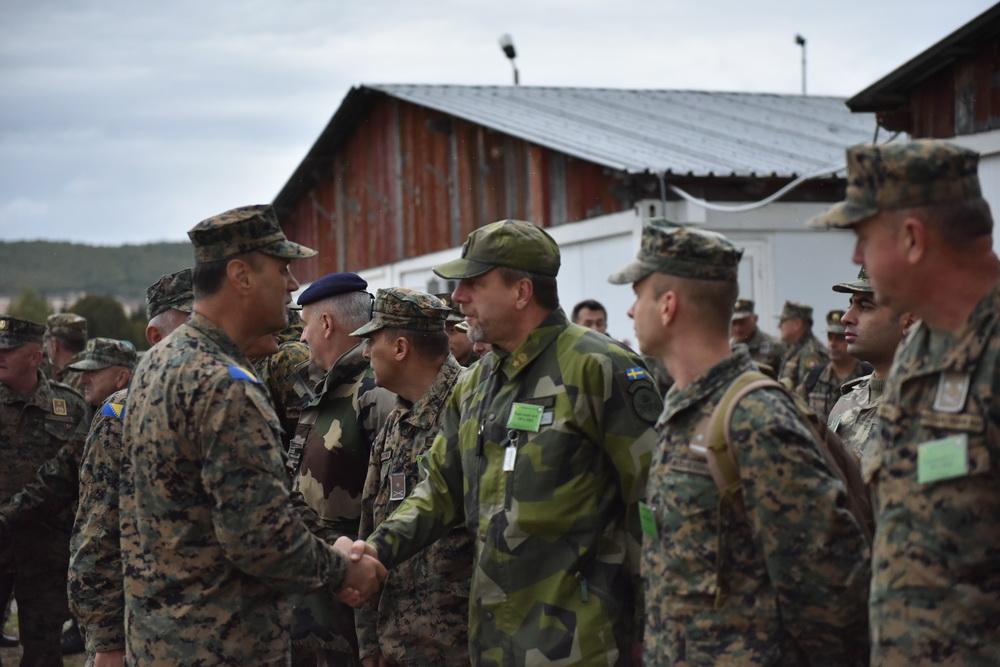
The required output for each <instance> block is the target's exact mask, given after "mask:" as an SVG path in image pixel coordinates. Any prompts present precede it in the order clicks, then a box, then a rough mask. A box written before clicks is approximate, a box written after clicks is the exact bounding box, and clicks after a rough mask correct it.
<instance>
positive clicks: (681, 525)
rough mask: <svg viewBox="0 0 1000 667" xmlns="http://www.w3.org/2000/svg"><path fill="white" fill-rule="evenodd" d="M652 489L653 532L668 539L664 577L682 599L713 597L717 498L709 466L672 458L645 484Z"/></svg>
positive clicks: (716, 538)
mask: <svg viewBox="0 0 1000 667" xmlns="http://www.w3.org/2000/svg"><path fill="white" fill-rule="evenodd" d="M654 484H655V485H656V486H657V487H658V488H657V489H656V491H655V492H654V495H653V502H654V503H655V504H656V505H657V506H658V509H659V511H658V512H657V513H658V515H659V517H658V521H657V523H658V524H659V526H658V530H659V531H660V532H661V534H663V535H665V536H668V537H666V538H665V539H664V540H663V541H662V544H663V546H664V548H665V550H666V552H667V554H666V562H667V563H669V564H670V565H669V567H668V569H669V572H667V573H666V576H668V577H669V578H670V580H671V581H672V582H673V584H672V585H673V586H675V587H676V589H677V591H678V593H680V594H681V595H686V596H702V595H714V594H715V590H716V563H717V559H718V553H717V545H718V535H717V529H718V509H719V508H718V503H719V494H718V490H717V489H716V486H715V482H714V481H712V476H711V474H710V473H709V471H708V465H707V464H705V463H704V462H702V461H698V460H697V459H695V458H675V459H674V460H672V461H670V463H669V464H668V466H667V468H666V470H665V473H664V475H663V477H662V478H661V480H660V481H659V482H656V481H655V480H652V479H651V480H650V488H651V489H652V487H653V485H654Z"/></svg>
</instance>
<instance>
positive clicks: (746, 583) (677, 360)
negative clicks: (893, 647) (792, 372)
mask: <svg viewBox="0 0 1000 667" xmlns="http://www.w3.org/2000/svg"><path fill="white" fill-rule="evenodd" d="M741 254H742V253H741V252H740V251H739V250H737V249H736V248H735V247H734V246H733V245H732V244H731V243H730V242H729V241H728V240H727V239H726V238H725V237H723V236H721V235H719V234H715V233H712V232H707V231H702V230H696V229H693V228H673V229H671V228H664V227H660V226H657V225H651V224H647V225H646V226H645V227H644V228H643V233H642V245H641V248H640V250H639V254H638V258H637V260H636V261H635V262H633V263H632V264H630V265H628V266H626V267H625V268H624V269H623V270H622V271H620V272H619V273H617V274H614V275H613V276H611V278H610V280H611V282H613V283H617V284H628V283H631V284H632V288H633V290H634V291H635V295H636V299H635V304H634V305H633V306H632V308H631V309H630V310H629V315H630V316H631V317H632V318H633V319H634V321H635V333H636V338H637V339H638V341H639V345H640V346H641V348H642V350H643V352H646V353H649V354H657V355H659V356H660V357H661V358H662V359H663V361H664V363H665V364H666V366H667V368H668V369H669V370H670V374H671V375H672V376H673V377H674V379H675V385H674V388H673V389H672V390H671V392H670V393H669V394H668V395H667V399H666V405H665V406H664V409H663V414H662V415H661V416H660V419H659V421H658V422H657V430H658V431H659V433H660V436H661V442H660V447H659V449H658V450H657V452H656V456H655V457H654V461H653V464H652V467H651V468H650V472H649V485H648V489H647V494H648V500H647V503H648V506H646V508H645V519H644V522H643V531H644V533H645V540H644V543H643V578H644V580H645V582H646V631H645V638H644V639H645V656H644V658H645V659H644V664H646V665H657V666H659V665H673V664H683V665H699V666H702V665H703V666H706V667H708V666H710V665H720V664H732V665H737V664H738V665H785V664H787V665H807V664H829V665H863V664H865V663H866V658H867V633H866V631H865V630H866V626H865V596H866V593H867V584H868V564H867V546H866V543H865V538H864V536H863V534H862V531H861V527H860V526H859V525H858V524H857V523H856V522H855V520H854V518H853V517H852V516H851V514H850V513H848V512H847V511H845V510H844V509H843V508H844V507H845V505H846V503H847V499H846V492H845V489H844V486H843V485H842V484H841V482H840V480H839V479H838V478H837V477H836V476H835V475H834V474H833V472H831V470H830V469H829V467H828V466H827V464H826V461H825V459H824V457H823V454H822V453H821V448H820V445H819V443H818V442H817V440H816V436H815V434H814V433H813V431H812V429H811V428H810V427H809V425H808V423H807V422H806V421H805V418H804V417H803V416H802V415H801V414H800V413H799V412H798V410H797V409H796V408H795V403H794V401H793V399H792V397H791V396H789V395H787V394H786V392H785V391H783V390H782V389H780V388H779V387H774V386H773V385H772V387H771V388H763V389H758V390H756V391H753V392H750V393H745V394H736V395H735V396H734V397H733V398H732V399H731V400H732V402H731V403H730V404H729V406H728V411H727V412H726V413H725V414H724V415H723V418H726V419H728V423H725V424H723V425H722V428H723V430H727V431H729V433H730V436H731V439H730V438H728V437H727V438H726V439H725V440H724V441H723V442H722V443H719V442H716V441H715V439H714V438H713V436H712V432H713V428H712V427H713V426H714V425H715V423H716V422H715V420H714V419H713V417H714V416H715V414H716V412H715V411H716V406H717V405H719V403H720V402H721V401H723V400H724V399H725V397H728V396H730V393H729V390H730V387H731V386H737V387H738V386H740V383H741V382H742V380H743V379H744V378H745V377H750V378H754V377H760V374H759V373H758V372H756V371H754V366H753V363H752V362H751V360H750V356H749V354H748V353H747V352H746V350H745V349H738V350H737V351H736V352H732V351H731V349H730V343H729V328H730V318H731V309H732V304H733V303H734V301H735V300H736V295H737V294H738V286H737V266H738V265H739V261H740V256H741ZM741 396H742V397H741ZM720 444H722V445H723V446H722V448H721V449H716V447H717V446H718V445H720ZM710 447H711V449H709V448H710ZM723 461H726V462H728V464H729V465H728V466H724V465H723V464H722V462H723ZM723 468H729V469H731V470H733V473H732V477H734V478H735V481H733V482H730V481H729V479H728V477H729V476H728V475H727V476H726V477H727V479H726V480H725V482H726V483H729V484H732V485H730V486H726V487H725V491H721V490H720V488H722V487H723V483H722V480H717V479H714V477H715V475H716V473H715V471H718V470H721V469H723ZM719 475H720V476H721V473H719Z"/></svg>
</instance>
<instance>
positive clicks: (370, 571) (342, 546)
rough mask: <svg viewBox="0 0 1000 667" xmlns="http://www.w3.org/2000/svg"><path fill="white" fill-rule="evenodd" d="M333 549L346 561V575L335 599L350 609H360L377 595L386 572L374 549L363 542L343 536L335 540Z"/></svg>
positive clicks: (386, 574)
mask: <svg viewBox="0 0 1000 667" xmlns="http://www.w3.org/2000/svg"><path fill="white" fill-rule="evenodd" d="M333 548H334V549H336V550H337V551H339V552H340V553H341V554H342V555H343V556H344V558H346V559H347V574H346V575H344V584H343V586H341V588H340V590H338V591H337V599H339V600H340V601H341V602H343V603H344V604H346V605H349V606H351V607H360V606H361V605H363V604H364V603H365V602H367V601H368V600H369V599H370V598H372V597H373V596H375V595H377V594H378V592H379V590H380V589H381V588H382V582H384V581H385V578H386V577H387V576H388V572H387V571H386V569H385V566H384V565H382V563H380V562H379V560H378V553H377V552H376V551H375V547H373V546H372V545H370V544H368V543H367V542H365V541H364V540H352V539H351V538H349V537H347V536H346V535H345V536H342V537H339V538H337V541H336V542H334V544H333Z"/></svg>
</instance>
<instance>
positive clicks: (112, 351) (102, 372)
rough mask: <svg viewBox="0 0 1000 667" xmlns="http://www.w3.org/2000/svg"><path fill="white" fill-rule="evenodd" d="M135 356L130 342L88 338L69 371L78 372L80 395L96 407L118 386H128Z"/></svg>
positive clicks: (118, 388)
mask: <svg viewBox="0 0 1000 667" xmlns="http://www.w3.org/2000/svg"><path fill="white" fill-rule="evenodd" d="M137 359H138V357H137V355H136V352H135V346H134V345H132V343H131V341H127V340H116V339H114V338H101V337H98V338H91V339H90V340H88V341H87V346H86V347H85V348H84V350H83V352H81V353H80V354H79V355H78V356H77V358H76V360H75V361H74V362H73V363H71V364H70V365H69V366H67V367H66V368H68V369H69V370H73V371H77V372H78V373H80V387H81V388H82V389H83V398H84V400H86V401H87V404H88V405H90V406H91V407H97V406H99V405H101V404H103V403H104V400H105V399H106V398H107V397H108V396H110V395H111V394H113V393H114V392H116V391H119V390H120V389H124V388H125V387H127V386H128V383H129V380H130V379H131V378H132V369H134V368H135V363H136V360H137Z"/></svg>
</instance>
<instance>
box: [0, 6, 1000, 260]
mask: <svg viewBox="0 0 1000 667" xmlns="http://www.w3.org/2000/svg"><path fill="white" fill-rule="evenodd" d="M991 4H992V2H989V1H987V0H950V1H949V2H941V0H900V1H897V0H884V1H883V0H876V1H872V0H841V1H840V2H836V3H834V2H802V1H801V0H799V1H797V2H796V1H787V2H779V1H777V0H756V1H754V2H746V1H745V0H740V1H731V0H719V1H712V0H708V1H706V0H700V1H696V0H683V1H681V0H652V1H650V2H628V1H621V0H618V1H608V2H597V1H592V0H531V1H527V0H502V1H500V0H497V1H494V2H457V1H451V2H448V1H437V2H412V1H410V2H401V1H400V2H381V1H378V0H366V1H365V2H340V1H334V0H324V1H320V0H296V1H287V2H277V1H274V2H264V1H262V0H240V1H238V2H237V1H233V0H212V1H210V2H205V1H204V0H201V1H197V2H195V1H188V0H172V1H170V2H161V3H152V2H135V1H134V0H132V1H129V2H125V1H119V0H107V1H103V0H101V1H99V0H92V1H90V2H81V1H74V0H32V1H31V2H20V1H10V2H3V3H2V4H0V25H3V26H4V29H3V37H2V38H0V119H2V122H0V239H4V240H10V239H31V238H45V239H61V240H63V239H66V240H74V241H82V242H87V243H94V244H117V243H137V242H144V241H153V240H181V239H185V238H186V236H185V231H186V230H187V229H188V228H190V227H191V226H193V225H194V224H195V223H197V222H198V221H199V220H201V219H203V218H205V217H207V216H209V215H212V214H214V213H218V212H221V211H223V210H225V209H228V208H231V207H233V206H239V205H243V204H249V203H261V202H269V201H271V200H272V199H273V197H274V196H275V194H276V193H277V192H278V190H280V189H281V187H282V185H284V183H285V181H286V180H287V178H288V177H289V175H290V174H291V172H292V170H293V169H294V168H295V167H296V165H297V164H298V163H299V161H300V160H301V159H302V157H303V156H304V155H305V153H306V151H307V150H308V149H309V147H310V146H311V145H312V143H313V141H314V140H315V139H316V137H317V136H318V135H319V132H320V130H321V129H322V128H323V126H324V125H325V124H326V122H327V121H328V120H329V118H330V116H331V115H332V114H333V112H334V111H335V110H336V108H337V106H338V105H339V104H340V101H341V100H342V99H343V97H344V95H345V94H346V93H347V91H348V90H349V89H350V87H351V86H353V85H357V84H359V83H460V84H490V85H506V84H509V83H510V80H511V73H510V67H509V64H508V62H507V61H506V59H505V58H504V56H503V54H502V53H501V52H500V49H499V47H498V46H497V37H498V36H499V35H500V34H501V33H503V32H509V33H511V34H512V35H513V36H514V40H515V44H516V46H517V50H518V62H519V65H520V69H521V82H522V83H523V84H527V85H547V86H612V87H625V88H629V87H632V88H693V89H702V90H737V91H759V92H781V93H797V92H798V91H799V85H800V79H799V77H800V69H799V48H798V47H797V46H796V45H795V43H794V36H795V34H796V33H802V34H803V35H804V36H805V37H806V38H807V40H808V56H809V92H810V93H817V94H826V95H842V96H845V97H847V96H850V95H852V94H854V93H856V92H858V91H859V90H861V89H862V88H864V87H865V86H867V85H868V84H870V83H872V82H874V81H875V80H877V79H878V78H880V77H881V76H883V75H884V74H886V73H888V72H889V71H891V70H892V69H894V68H895V67H897V66H898V65H900V64H902V63H903V62H905V61H906V60H907V59H909V58H911V57H912V56H914V55H916V54H917V53H919V52H920V51H922V50H924V49H925V48H927V47H928V46H930V45H931V44H933V43H934V42H936V41H937V40H939V39H940V38H942V37H944V36H945V35H947V34H948V33H949V32H951V31H952V30H954V29H955V28H957V27H959V26H960V25H962V24H963V23H965V22H967V21H968V20H970V19H971V18H973V17H974V16H976V15H978V14H979V13H981V12H982V11H984V10H985V9H986V8H988V7H989V6H990V5H991Z"/></svg>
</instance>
